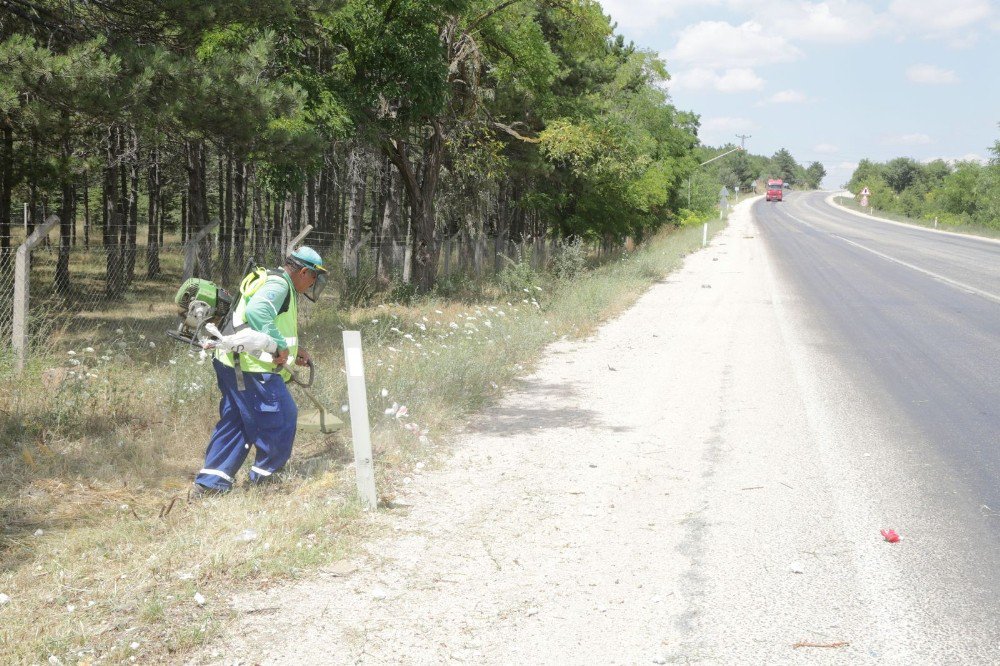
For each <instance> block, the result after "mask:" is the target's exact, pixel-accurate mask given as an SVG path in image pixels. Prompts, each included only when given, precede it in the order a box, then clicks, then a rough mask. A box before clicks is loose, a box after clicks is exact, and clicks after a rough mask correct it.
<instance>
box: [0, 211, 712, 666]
mask: <svg viewBox="0 0 1000 666" xmlns="http://www.w3.org/2000/svg"><path fill="white" fill-rule="evenodd" d="M720 226H721V224H716V228H718V227H720ZM700 240H701V229H700V228H695V229H685V230H682V231H680V232H677V233H675V234H672V235H670V236H664V237H660V238H657V239H655V240H654V241H652V242H650V243H649V244H647V245H646V246H645V247H644V248H642V249H640V250H639V251H638V252H636V253H634V254H630V255H627V256H624V257H622V258H619V259H617V260H615V261H613V262H611V263H609V264H608V265H606V266H603V267H601V268H598V269H597V270H594V271H590V272H587V273H584V274H583V275H582V276H580V277H578V278H577V279H574V280H572V281H556V280H554V279H552V278H550V277H545V276H539V275H533V276H532V275H528V274H522V275H521V278H525V279H527V278H528V277H532V278H533V279H534V282H533V283H532V284H530V285H529V286H526V287H524V288H523V289H526V290H527V291H526V292H525V291H523V290H519V291H516V292H507V293H500V292H499V291H498V290H496V289H493V290H492V293H489V292H488V291H487V292H484V291H480V292H479V293H478V295H477V294H474V293H472V292H469V293H466V294H464V298H463V300H448V301H445V300H442V299H439V298H438V299H433V298H432V299H425V300H420V301H418V302H416V303H415V304H413V305H410V306H402V305H393V304H388V303H387V304H383V305H377V306H373V307H369V308H364V309H355V310H351V311H349V312H344V311H337V310H334V309H332V308H316V309H315V310H313V311H311V312H305V313H304V314H303V316H304V324H303V332H304V334H305V335H304V336H303V338H304V340H303V344H304V345H305V346H306V347H307V348H309V349H310V351H311V352H312V353H313V355H314V357H315V358H316V359H317V361H318V364H319V368H320V372H321V374H320V376H319V379H318V384H317V388H316V390H315V394H316V395H317V396H318V397H320V398H321V399H322V400H323V401H324V402H326V403H327V404H329V405H331V406H332V407H333V409H334V411H335V412H339V406H340V405H341V404H343V403H346V402H347V400H346V386H345V383H344V375H343V373H342V372H340V370H341V368H342V365H343V362H342V353H341V351H340V340H341V332H342V331H343V330H345V329H358V330H361V331H362V335H363V339H364V343H365V363H366V370H367V375H368V388H369V405H370V411H371V414H372V420H373V423H374V426H375V430H374V441H375V444H376V459H377V463H378V466H377V470H376V474H377V483H378V488H379V492H380V494H381V496H382V498H383V499H385V500H391V499H392V498H393V497H394V495H395V488H396V487H397V484H399V483H402V482H403V479H404V477H405V476H406V475H407V474H409V473H410V472H411V470H412V469H413V467H414V465H415V464H416V463H418V462H425V463H432V462H433V460H434V459H435V458H436V457H439V456H441V455H442V454H443V452H444V451H446V448H445V446H443V444H442V443H443V441H444V439H445V438H446V436H447V435H448V434H449V433H450V432H452V431H453V429H454V427H455V424H457V423H459V422H461V421H462V420H464V419H466V418H468V417H469V416H470V415H472V414H475V413H476V411H477V410H481V409H482V408H483V407H484V406H485V405H488V404H489V403H490V402H491V401H493V400H495V399H496V398H497V397H498V396H499V395H500V393H501V392H502V390H503V388H504V387H505V386H508V385H509V384H510V383H511V381H512V380H513V379H514V378H515V377H516V376H517V375H519V374H522V373H524V372H525V371H526V370H527V369H528V368H529V367H530V365H531V364H532V363H533V361H534V360H535V359H536V358H537V357H538V355H539V353H540V352H541V350H542V349H543V348H544V346H545V345H546V344H547V343H548V342H550V341H552V340H553V339H557V338H559V337H562V336H581V335H586V334H588V333H590V332H591V331H593V330H594V328H595V327H596V326H597V325H598V324H599V323H600V322H601V321H603V320H605V319H607V318H608V317H609V316H612V315H614V314H615V313H617V312H619V311H621V310H622V309H624V308H626V307H628V306H629V305H630V304H631V303H632V302H634V300H635V298H636V297H637V296H638V295H639V294H640V293H642V291H643V290H645V289H646V288H648V286H649V284H650V283H651V282H653V281H656V280H658V279H660V278H661V277H662V276H663V275H664V274H665V273H666V272H667V271H669V270H671V269H672V268H673V267H675V266H676V265H678V264H679V262H680V260H681V258H682V257H683V256H684V255H685V254H686V253H687V252H689V251H691V250H692V249H694V248H696V247H697V246H698V245H700ZM151 341H152V340H149V339H139V338H138V337H136V336H134V335H130V334H124V333H123V334H116V335H112V336H110V337H108V339H107V340H105V341H103V343H102V344H96V343H94V344H92V346H91V347H88V348H79V347H77V348H76V349H74V350H73V351H74V352H76V353H75V354H74V355H72V356H70V355H68V354H66V355H62V354H60V355H58V356H55V357H49V358H47V359H45V362H39V361H36V362H35V363H33V364H32V365H31V367H30V368H29V369H28V370H27V371H26V373H25V374H24V375H23V376H21V377H20V378H16V379H15V377H14V376H13V375H12V374H10V373H8V374H7V375H5V376H0V377H2V379H3V381H4V385H5V387H6V390H7V394H8V395H9V396H11V399H9V400H8V401H7V402H6V403H5V404H4V405H3V406H0V478H3V479H4V480H5V482H4V485H3V487H2V490H0V522H2V526H3V527H2V530H3V531H2V533H0V593H2V594H6V595H8V596H9V597H10V601H9V602H7V603H5V604H3V605H0V654H3V655H4V658H5V659H4V660H5V662H13V663H37V662H45V661H47V660H49V658H50V656H54V657H56V658H58V659H59V660H60V661H61V662H62V663H119V662H127V661H129V660H130V659H131V658H132V657H135V658H136V659H137V660H139V661H143V662H149V661H175V660H178V659H180V656H179V655H182V654H184V653H185V652H186V651H188V650H190V649H191V648H192V647H194V646H197V645H200V644H202V643H203V642H204V641H205V640H206V639H207V638H209V637H211V636H212V635H214V634H216V633H217V632H218V631H219V630H220V628H221V627H224V626H225V623H226V621H227V619H228V618H229V616H230V614H231V611H230V607H229V605H228V603H227V598H228V596H229V595H230V594H232V593H233V592H234V591H238V590H241V589H259V588H262V587H266V586H269V585H272V584H275V583H277V582H279V581H284V580H288V579H290V578H295V577H298V576H304V575H308V574H309V573H311V572H314V571H315V570H317V569H318V568H320V567H322V566H324V565H327V564H330V563H334V562H336V561H338V560H341V559H343V558H346V557H350V556H351V554H352V553H354V552H355V549H356V545H357V543H358V541H359V540H361V539H364V538H366V536H367V535H368V534H369V531H370V530H371V529H372V528H371V527H370V525H371V522H370V521H369V520H367V519H366V517H365V514H364V513H363V512H362V511H361V510H360V509H359V505H358V504H357V502H356V501H355V498H354V493H353V488H354V479H353V470H352V469H351V468H350V467H349V466H348V463H349V461H350V453H349V450H350V445H349V442H347V441H346V440H345V439H344V437H343V436H342V435H340V434H338V435H332V436H326V435H308V436H304V435H300V437H299V439H298V440H297V442H296V450H295V454H294V456H293V458H292V463H291V464H290V465H289V469H288V479H287V480H286V482H285V483H283V484H282V485H280V486H277V487H270V488H266V489H265V488H261V489H237V490H236V491H234V492H233V493H231V494H229V495H227V496H224V497H218V498H212V499H208V500H205V501H202V502H200V503H195V504H188V503H186V502H185V501H184V498H185V492H186V488H187V487H188V484H189V483H190V481H191V479H192V477H193V473H194V472H195V471H196V470H197V468H198V467H199V466H200V462H201V459H202V455H203V450H204V446H205V442H206V441H207V437H208V434H209V432H210V430H211V428H212V425H213V424H214V420H215V418H216V417H217V412H216V409H217V394H216V389H215V387H214V376H213V373H212V371H211V369H210V364H208V363H205V362H202V361H201V359H199V358H198V357H197V356H195V355H189V354H188V353H187V352H186V351H185V350H184V349H183V348H181V347H180V346H176V345H175V346H168V344H167V343H165V342H164V343H163V344H160V341H159V340H158V341H157V347H155V348H150V347H149V342H151ZM383 394H384V395H383ZM394 403H395V404H396V405H405V406H406V407H407V411H408V414H407V415H406V416H405V417H402V418H397V417H396V416H395V415H394V414H388V415H387V414H385V413H384V412H385V410H387V409H389V410H392V408H393V405H394ZM345 432H347V431H345ZM248 530H251V531H252V533H251V532H248ZM196 594H198V595H201V596H202V597H203V598H204V600H205V601H204V603H203V604H199V603H198V602H197V601H196V600H195V595H196Z"/></svg>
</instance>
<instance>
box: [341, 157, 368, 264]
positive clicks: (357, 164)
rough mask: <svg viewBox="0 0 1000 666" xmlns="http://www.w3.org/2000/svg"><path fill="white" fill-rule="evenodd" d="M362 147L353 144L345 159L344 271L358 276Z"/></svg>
mask: <svg viewBox="0 0 1000 666" xmlns="http://www.w3.org/2000/svg"><path fill="white" fill-rule="evenodd" d="M364 159H365V155H364V149H363V148H361V146H359V145H357V144H355V145H354V146H352V147H351V152H350V156H349V157H348V161H347V189H348V192H349V194H350V203H349V208H348V213H347V233H346V234H345V235H344V273H345V275H347V276H348V277H351V278H355V279H356V278H357V277H358V265H359V259H360V249H361V227H362V225H363V224H364V213H365V173H364Z"/></svg>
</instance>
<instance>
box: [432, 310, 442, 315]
mask: <svg viewBox="0 0 1000 666" xmlns="http://www.w3.org/2000/svg"><path fill="white" fill-rule="evenodd" d="M434 312H436V313H438V314H444V313H443V312H441V311H440V310H435V311H434Z"/></svg>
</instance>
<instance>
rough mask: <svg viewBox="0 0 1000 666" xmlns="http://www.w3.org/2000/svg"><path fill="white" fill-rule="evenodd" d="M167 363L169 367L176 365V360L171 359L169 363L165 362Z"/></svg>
mask: <svg viewBox="0 0 1000 666" xmlns="http://www.w3.org/2000/svg"><path fill="white" fill-rule="evenodd" d="M167 363H169V364H170V365H177V359H175V358H172V359H170V360H169V361H167Z"/></svg>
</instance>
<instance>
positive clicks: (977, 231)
mask: <svg viewBox="0 0 1000 666" xmlns="http://www.w3.org/2000/svg"><path fill="white" fill-rule="evenodd" d="M834 202H835V203H837V205H839V206H842V207H844V208H847V209H849V210H853V211H857V212H859V213H865V214H867V215H874V216H875V217H881V218H883V219H886V220H892V221H893V222H902V223H903V224H912V225H914V226H918V227H926V228H928V229H940V230H941V231H950V232H952V233H956V234H967V235H970V236H982V237H984V238H1000V229H995V228H992V227H983V226H980V225H976V224H946V223H944V222H941V223H938V222H935V219H934V218H933V217H931V218H914V217H907V216H905V215H902V214H900V213H893V212H890V211H885V210H876V211H875V212H871V210H870V209H868V208H862V207H861V204H859V203H858V202H857V201H856V200H855V199H853V198H851V197H834Z"/></svg>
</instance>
